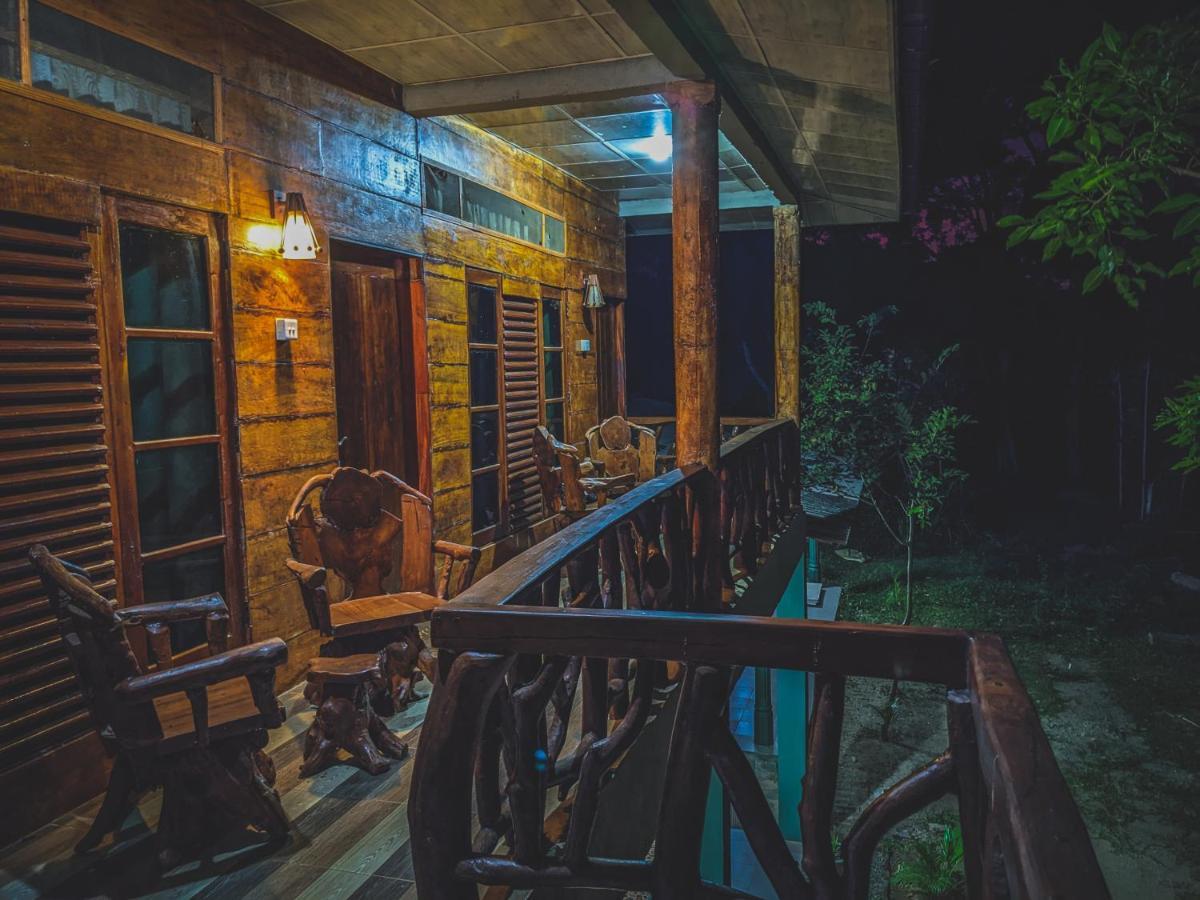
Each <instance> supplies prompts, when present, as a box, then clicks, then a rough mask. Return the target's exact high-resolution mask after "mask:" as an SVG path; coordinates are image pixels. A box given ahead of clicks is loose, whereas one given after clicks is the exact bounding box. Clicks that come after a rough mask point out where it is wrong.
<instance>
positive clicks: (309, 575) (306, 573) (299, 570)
mask: <svg viewBox="0 0 1200 900" xmlns="http://www.w3.org/2000/svg"><path fill="white" fill-rule="evenodd" d="M287 567H288V568H289V569H290V570H291V572H292V574H293V575H295V576H296V580H297V581H299V582H300V584H301V585H303V586H304V587H306V588H310V589H312V590H314V591H315V590H316V589H317V588H322V587H325V579H326V578H327V577H329V570H328V569H326V568H325V567H324V566H310V565H309V564H308V563H302V562H297V561H296V560H294V559H289V560H288V561H287Z"/></svg>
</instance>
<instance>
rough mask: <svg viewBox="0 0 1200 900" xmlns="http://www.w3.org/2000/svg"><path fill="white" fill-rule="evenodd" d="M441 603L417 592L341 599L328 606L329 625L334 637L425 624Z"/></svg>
mask: <svg viewBox="0 0 1200 900" xmlns="http://www.w3.org/2000/svg"><path fill="white" fill-rule="evenodd" d="M445 602H446V601H444V600H439V599H438V598H437V597H434V596H432V595H430V594H422V593H419V592H417V591H411V592H408V593H404V594H379V595H378V596H375V597H362V598H360V599H357V600H343V601H341V602H340V603H333V604H330V607H329V624H330V627H331V628H332V630H333V636H334V637H344V636H348V635H352V634H370V633H372V632H377V631H387V630H389V629H393V628H405V627H407V626H409V625H416V624H417V623H418V622H424V621H427V620H428V619H429V617H430V615H431V614H432V613H433V610H434V609H436V608H437V607H439V606H441V605H442V604H443V603H445Z"/></svg>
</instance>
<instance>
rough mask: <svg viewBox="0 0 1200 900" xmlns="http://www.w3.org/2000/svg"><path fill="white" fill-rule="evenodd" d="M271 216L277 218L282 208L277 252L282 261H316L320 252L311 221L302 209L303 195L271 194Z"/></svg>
mask: <svg viewBox="0 0 1200 900" xmlns="http://www.w3.org/2000/svg"><path fill="white" fill-rule="evenodd" d="M271 201H272V202H271V215H272V216H273V217H274V218H279V207H280V205H281V204H282V206H283V236H282V239H281V240H280V243H279V252H280V254H282V256H283V258H284V259H316V258H317V254H318V253H320V252H321V245H320V244H319V243H318V242H317V233H316V231H315V230H314V229H313V224H312V219H310V218H309V217H308V210H307V209H305V207H304V195H303V194H301V193H299V192H298V191H288V193H287V195H286V196H285V195H284V193H283V191H272V192H271Z"/></svg>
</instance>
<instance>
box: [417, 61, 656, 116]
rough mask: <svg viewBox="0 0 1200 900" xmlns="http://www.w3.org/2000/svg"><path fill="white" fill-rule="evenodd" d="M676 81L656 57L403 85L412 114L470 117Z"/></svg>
mask: <svg viewBox="0 0 1200 900" xmlns="http://www.w3.org/2000/svg"><path fill="white" fill-rule="evenodd" d="M678 80H679V78H678V77H677V76H676V75H674V74H672V72H671V70H670V69H669V68H667V67H666V66H664V65H663V64H662V63H661V62H659V61H658V59H656V58H655V57H654V56H637V57H633V58H632V59H616V60H611V61H609V62H595V63H580V64H579V65H574V66H559V67H557V68H553V69H538V70H535V71H532V72H516V73H513V74H511V75H484V76H481V77H479V78H461V79H458V80H455V81H433V82H429V83H428V84H414V85H405V86H404V110H405V112H408V113H410V114H411V115H414V116H418V117H421V116H450V115H469V114H471V113H478V112H490V111H492V110H497V109H521V108H524V107H529V106H551V105H553V104H555V103H579V102H582V101H586V100H611V99H613V98H616V97H636V96H639V95H641V94H654V93H658V92H660V91H662V90H663V89H664V88H665V87H666V86H667V85H668V84H670V83H671V82H673V81H678Z"/></svg>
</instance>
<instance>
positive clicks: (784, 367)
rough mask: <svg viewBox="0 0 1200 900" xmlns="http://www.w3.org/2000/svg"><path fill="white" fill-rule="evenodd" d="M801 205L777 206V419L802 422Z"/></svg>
mask: <svg viewBox="0 0 1200 900" xmlns="http://www.w3.org/2000/svg"><path fill="white" fill-rule="evenodd" d="M800 304H801V297H800V208H799V207H797V206H777V207H775V418H777V419H791V420H792V421H794V422H795V423H796V424H797V425H798V424H800Z"/></svg>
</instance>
